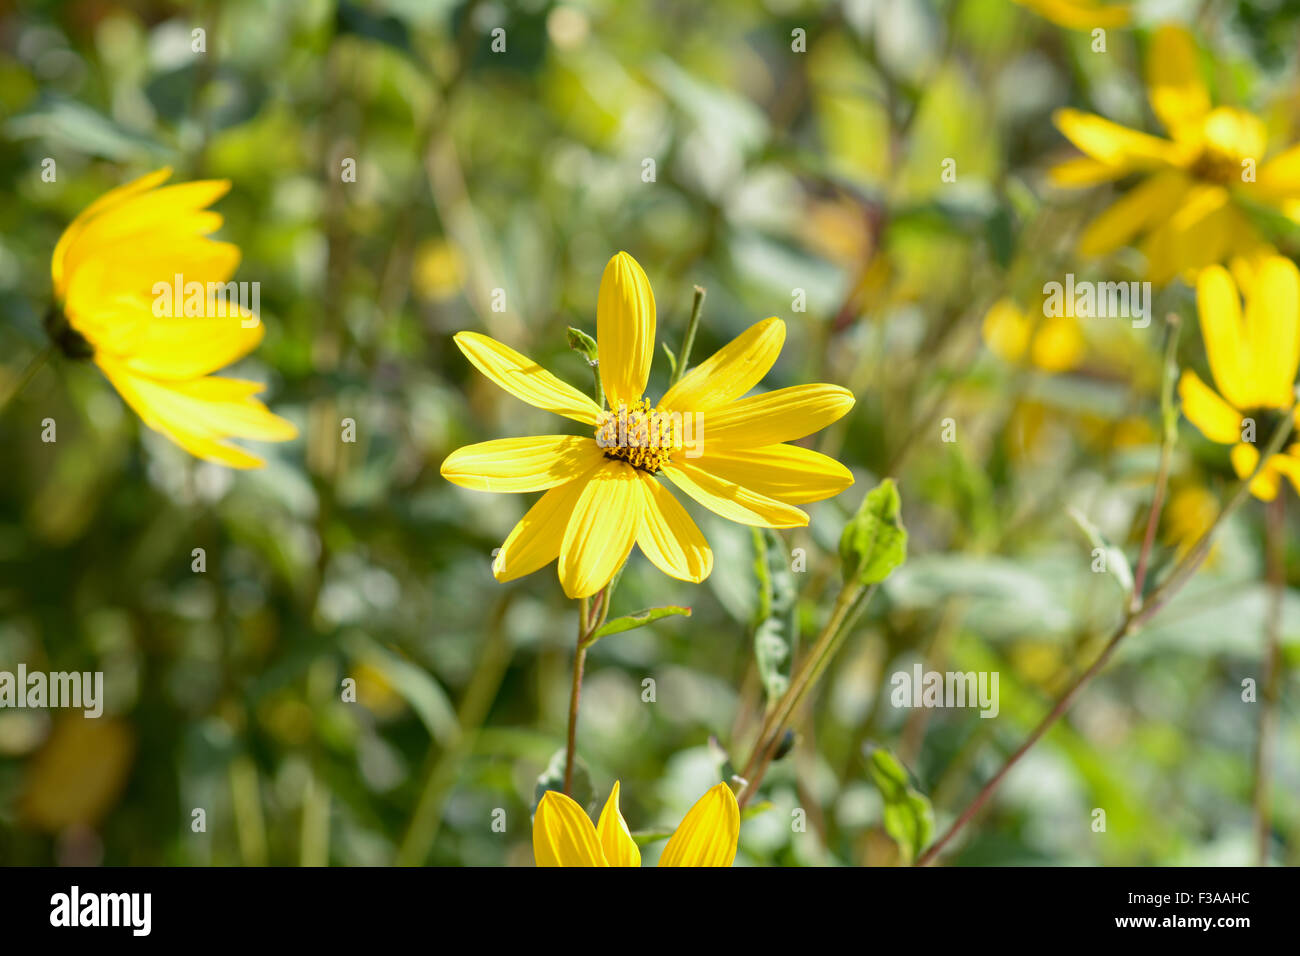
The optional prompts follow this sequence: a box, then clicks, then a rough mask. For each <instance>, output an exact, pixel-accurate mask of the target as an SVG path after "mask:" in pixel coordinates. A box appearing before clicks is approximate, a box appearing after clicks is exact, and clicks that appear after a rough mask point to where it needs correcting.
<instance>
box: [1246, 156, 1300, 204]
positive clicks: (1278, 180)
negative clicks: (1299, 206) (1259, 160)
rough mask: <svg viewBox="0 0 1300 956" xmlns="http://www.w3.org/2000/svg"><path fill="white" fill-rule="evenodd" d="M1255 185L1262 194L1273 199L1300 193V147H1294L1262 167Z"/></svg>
mask: <svg viewBox="0 0 1300 956" xmlns="http://www.w3.org/2000/svg"><path fill="white" fill-rule="evenodd" d="M1255 185H1256V186H1257V187H1258V188H1259V191H1260V192H1262V193H1267V194H1268V195H1270V196H1273V197H1280V196H1294V195H1296V194H1298V193H1300V145H1296V146H1292V147H1291V148H1290V149H1288V150H1286V151H1285V152H1283V153H1280V154H1279V155H1277V156H1274V157H1273V158H1272V159H1270V160H1269V161H1268V162H1266V163H1264V164H1263V165H1262V166H1260V168H1259V174H1258V176H1257V177H1256V184H1255Z"/></svg>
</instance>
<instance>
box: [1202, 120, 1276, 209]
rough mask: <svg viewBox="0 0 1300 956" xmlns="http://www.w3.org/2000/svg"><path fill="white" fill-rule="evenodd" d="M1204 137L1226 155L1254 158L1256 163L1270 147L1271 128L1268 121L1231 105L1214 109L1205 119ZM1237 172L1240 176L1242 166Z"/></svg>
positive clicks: (1203, 126)
mask: <svg viewBox="0 0 1300 956" xmlns="http://www.w3.org/2000/svg"><path fill="white" fill-rule="evenodd" d="M1201 136H1202V138H1203V139H1204V142H1205V143H1206V144H1208V145H1209V146H1210V147H1211V148H1213V149H1214V150H1215V151H1216V152H1218V153H1220V154H1222V155H1224V156H1230V157H1239V158H1243V159H1251V160H1254V161H1255V162H1256V163H1258V162H1259V158H1260V157H1261V156H1263V155H1264V150H1265V149H1267V148H1268V130H1267V129H1266V128H1265V126H1264V122H1263V121H1262V120H1261V119H1260V118H1259V117H1258V116H1256V115H1255V114H1254V113H1248V112H1246V111H1245V110H1239V109H1236V108H1235V107H1231V106H1220V107H1218V108H1216V109H1213V110H1211V111H1210V112H1209V113H1208V114H1207V115H1206V117H1205V119H1204V121H1203V122H1202V128H1201ZM1234 173H1236V174H1237V175H1238V176H1239V175H1240V173H1241V169H1240V167H1239V168H1238V169H1236V170H1234ZM1251 188H1252V189H1253V188H1254V187H1253V186H1252V187H1251Z"/></svg>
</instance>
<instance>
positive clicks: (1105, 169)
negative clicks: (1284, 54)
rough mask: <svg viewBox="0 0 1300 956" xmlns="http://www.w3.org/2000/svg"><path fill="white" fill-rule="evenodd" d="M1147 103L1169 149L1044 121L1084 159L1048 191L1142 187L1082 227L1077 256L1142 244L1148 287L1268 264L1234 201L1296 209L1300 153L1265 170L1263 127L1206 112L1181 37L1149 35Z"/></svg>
mask: <svg viewBox="0 0 1300 956" xmlns="http://www.w3.org/2000/svg"><path fill="white" fill-rule="evenodd" d="M1147 94H1148V97H1149V99H1150V101H1151V108H1152V110H1153V111H1154V112H1155V115H1156V117H1157V118H1158V119H1159V120H1160V122H1161V123H1162V124H1163V125H1164V127H1165V129H1166V131H1167V132H1168V133H1169V135H1170V137H1171V138H1170V139H1163V138H1161V137H1159V136H1152V135H1149V134H1147V133H1142V132H1138V131H1137V130H1131V129H1128V128H1126V127H1123V126H1120V125H1119V124H1117V123H1112V122H1111V121H1110V120H1106V119H1102V118H1101V117H1100V116H1095V115H1093V114H1091V113H1083V112H1080V111H1079V110H1074V109H1062V110H1058V111H1057V112H1056V113H1055V115H1054V116H1053V120H1054V121H1055V123H1056V125H1057V127H1058V128H1059V129H1060V130H1061V132H1062V133H1064V134H1065V136H1066V137H1067V138H1068V139H1069V140H1070V141H1071V142H1073V143H1074V145H1075V146H1077V147H1079V149H1081V150H1082V151H1083V152H1084V153H1085V154H1086V155H1085V156H1082V157H1080V158H1078V159H1072V160H1067V161H1066V162H1064V163H1061V164H1059V165H1057V166H1055V167H1054V168H1053V169H1052V170H1051V178H1052V181H1053V182H1054V183H1056V184H1057V185H1059V186H1067V187H1077V186H1092V185H1095V184H1097V183H1102V182H1111V181H1114V180H1117V179H1121V178H1123V177H1125V176H1129V175H1132V174H1136V175H1139V176H1142V177H1143V180H1142V182H1141V183H1140V184H1139V185H1137V186H1136V187H1134V188H1133V189H1131V190H1130V191H1129V192H1128V193H1127V194H1126V195H1124V196H1123V197H1121V198H1120V199H1118V200H1117V201H1116V202H1115V203H1113V204H1112V205H1111V206H1110V208H1109V209H1107V210H1106V211H1104V212H1103V213H1101V215H1099V216H1097V217H1096V218H1095V219H1094V220H1093V221H1092V222H1091V223H1089V224H1088V226H1087V227H1086V228H1085V230H1084V233H1083V235H1082V236H1081V237H1080V239H1079V247H1078V251H1079V252H1080V253H1081V254H1082V255H1087V256H1100V255H1105V254H1106V253H1109V252H1111V251H1112V250H1114V249H1118V248H1119V247H1120V246H1123V245H1126V244H1128V243H1129V242H1130V240H1132V239H1134V238H1135V237H1139V236H1141V237H1143V238H1142V239H1141V242H1140V244H1139V245H1138V248H1139V250H1140V251H1141V252H1142V253H1143V255H1144V256H1145V257H1146V260H1147V270H1148V276H1149V278H1150V279H1151V281H1153V282H1155V283H1157V284H1163V283H1166V282H1168V281H1169V280H1170V279H1173V278H1174V277H1176V276H1179V275H1183V276H1186V277H1187V278H1188V280H1189V281H1191V279H1192V278H1193V277H1194V274H1195V272H1196V271H1197V270H1199V269H1202V268H1204V267H1205V266H1208V265H1211V264H1213V263H1220V262H1227V261H1229V260H1231V259H1232V258H1234V257H1237V256H1245V257H1250V258H1252V259H1258V258H1262V257H1263V256H1264V255H1267V254H1268V253H1269V252H1270V251H1271V250H1270V249H1269V247H1268V245H1267V243H1266V242H1265V241H1264V239H1263V237H1262V236H1261V235H1260V234H1259V232H1258V230H1257V229H1256V228H1255V226H1254V225H1253V224H1252V223H1251V221H1250V220H1249V219H1248V218H1247V216H1246V214H1245V212H1244V211H1243V200H1244V201H1251V202H1256V203H1260V204H1264V205H1271V206H1273V207H1274V208H1276V209H1278V210H1280V211H1282V212H1283V213H1294V212H1295V211H1296V208H1297V204H1298V203H1300V200H1298V199H1297V197H1300V146H1293V147H1291V148H1289V149H1287V150H1286V151H1285V152H1283V153H1281V154H1280V155H1277V156H1275V157H1274V158H1272V159H1270V160H1268V161H1267V162H1264V161H1263V158H1264V154H1265V151H1266V149H1267V145H1268V144H1267V135H1266V131H1265V127H1264V123H1263V121H1261V120H1260V119H1259V118H1258V117H1257V116H1254V115H1253V114H1251V113H1248V112H1246V111H1245V110H1240V109H1236V108H1235V107H1228V106H1220V107H1218V108H1211V103H1210V94H1209V91H1208V90H1207V89H1206V86H1205V84H1204V83H1203V82H1202V80H1201V76H1200V71H1199V68H1198V65H1197V50H1196V45H1195V43H1194V42H1193V40H1192V38H1191V35H1190V34H1189V33H1188V32H1187V31H1186V30H1184V29H1183V28H1181V27H1177V26H1164V27H1161V28H1160V29H1159V30H1158V31H1156V34H1155V36H1154V37H1153V39H1152V41H1151V49H1150V50H1149V51H1148V55H1147ZM1256 167H1258V169H1257V170H1256ZM1252 172H1253V175H1251V173H1252Z"/></svg>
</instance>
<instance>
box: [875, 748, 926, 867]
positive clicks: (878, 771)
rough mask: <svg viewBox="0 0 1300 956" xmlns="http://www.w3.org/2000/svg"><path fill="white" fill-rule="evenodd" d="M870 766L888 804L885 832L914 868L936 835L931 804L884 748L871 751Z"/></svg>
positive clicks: (886, 805)
mask: <svg viewBox="0 0 1300 956" xmlns="http://www.w3.org/2000/svg"><path fill="white" fill-rule="evenodd" d="M867 766H868V768H869V769H870V770H871V780H872V782H873V783H874V784H875V785H876V789H878V790H879V791H880V796H881V797H882V798H884V801H885V819H884V824H885V832H886V833H888V834H889V835H890V836H891V837H892V838H893V840H894V842H895V843H897V844H898V849H899V852H900V853H902V855H903V861H904V862H905V863H909V864H910V863H911V862H912V861H913V860H915V859H916V858H917V856H919V855H920V853H921V851H922V850H923V849H925V847H926V844H928V843H929V842H930V838H931V837H932V836H933V835H934V810H933V809H932V808H931V807H930V800H929V798H928V797H926V796H925V795H924V794H922V793H920V792H918V791H917V790H915V789H913V787H912V785H911V783H910V782H909V780H908V776H907V771H906V770H905V769H903V765H902V764H901V763H899V761H898V758H897V757H895V756H894V755H893V754H892V753H890V752H889V751H888V750H885V749H884V748H883V747H872V748H870V749H869V750H868V752H867Z"/></svg>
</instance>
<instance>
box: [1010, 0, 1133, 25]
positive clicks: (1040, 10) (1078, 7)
mask: <svg viewBox="0 0 1300 956" xmlns="http://www.w3.org/2000/svg"><path fill="white" fill-rule="evenodd" d="M1015 2H1016V3H1018V4H1020V5H1021V6H1022V7H1026V8H1028V9H1030V10H1033V11H1034V12H1035V13H1036V14H1038V15H1039V16H1040V17H1043V18H1045V19H1047V20H1051V21H1052V22H1053V23H1055V24H1056V25H1057V26H1060V27H1065V28H1066V29H1067V30H1095V29H1097V28H1098V27H1102V28H1103V29H1109V28H1111V27H1126V26H1128V25H1129V22H1130V21H1131V20H1132V19H1133V14H1132V11H1131V10H1130V9H1129V6H1128V4H1126V3H1113V4H1104V3H1098V2H1097V0H1015Z"/></svg>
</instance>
